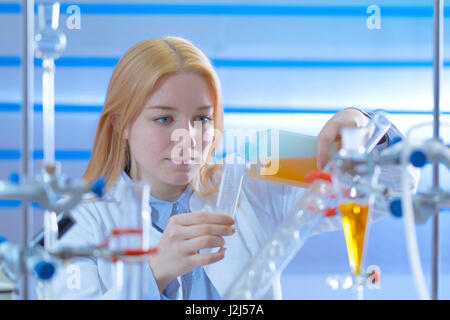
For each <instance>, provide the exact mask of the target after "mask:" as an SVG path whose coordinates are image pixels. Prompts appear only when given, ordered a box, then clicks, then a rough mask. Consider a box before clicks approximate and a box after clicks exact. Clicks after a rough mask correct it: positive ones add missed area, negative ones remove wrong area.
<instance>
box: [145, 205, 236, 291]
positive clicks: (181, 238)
mask: <svg viewBox="0 0 450 320" xmlns="http://www.w3.org/2000/svg"><path fill="white" fill-rule="evenodd" d="M233 224H234V220H233V218H231V217H230V216H229V215H226V214H220V213H212V212H189V213H182V214H177V215H174V216H172V217H171V218H170V219H169V222H168V224H167V227H166V229H165V230H164V233H163V234H162V237H161V239H160V241H159V243H158V253H156V254H154V255H152V256H150V258H149V260H150V267H151V269H152V272H153V276H154V277H155V280H156V283H157V284H158V288H159V291H160V292H162V291H164V289H165V288H166V287H167V285H168V284H169V282H170V281H172V280H173V279H175V278H176V277H178V276H181V275H183V274H185V273H187V272H188V271H190V270H192V269H194V268H196V267H198V266H203V265H207V264H211V263H214V262H217V261H219V260H222V259H223V258H224V256H225V248H224V247H223V245H224V243H225V242H224V239H223V237H224V236H230V235H232V234H234V232H235V229H234V228H233ZM216 247H220V249H219V250H218V251H217V252H211V253H202V254H200V253H198V251H199V250H201V249H206V248H216Z"/></svg>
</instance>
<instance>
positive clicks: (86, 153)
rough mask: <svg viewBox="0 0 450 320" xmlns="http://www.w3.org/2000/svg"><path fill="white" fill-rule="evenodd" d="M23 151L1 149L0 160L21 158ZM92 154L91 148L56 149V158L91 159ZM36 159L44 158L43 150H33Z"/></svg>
mask: <svg viewBox="0 0 450 320" xmlns="http://www.w3.org/2000/svg"><path fill="white" fill-rule="evenodd" d="M21 154H22V152H21V151H20V150H15V149H0V160H19V159H20V158H21ZM90 156H91V151H90V150H55V159H56V160H75V161H79V160H89V157H90ZM33 159H34V160H42V159H44V152H43V151H42V150H34V151H33Z"/></svg>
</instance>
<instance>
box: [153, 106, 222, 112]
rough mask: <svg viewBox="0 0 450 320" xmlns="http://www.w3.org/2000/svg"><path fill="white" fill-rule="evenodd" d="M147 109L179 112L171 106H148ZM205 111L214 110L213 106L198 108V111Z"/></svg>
mask: <svg viewBox="0 0 450 320" xmlns="http://www.w3.org/2000/svg"><path fill="white" fill-rule="evenodd" d="M146 109H161V110H175V111H176V110H178V109H177V108H175V107H170V106H148V107H147V108H146ZM205 109H214V107H213V106H201V107H198V108H197V110H205Z"/></svg>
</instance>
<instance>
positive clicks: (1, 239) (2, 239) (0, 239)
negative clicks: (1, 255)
mask: <svg viewBox="0 0 450 320" xmlns="http://www.w3.org/2000/svg"><path fill="white" fill-rule="evenodd" d="M3 242H8V239H6V238H5V237H4V236H2V235H0V244H2V243H3Z"/></svg>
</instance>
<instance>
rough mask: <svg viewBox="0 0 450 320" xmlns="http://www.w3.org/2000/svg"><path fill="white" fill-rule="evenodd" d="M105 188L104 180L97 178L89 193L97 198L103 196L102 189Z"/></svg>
mask: <svg viewBox="0 0 450 320" xmlns="http://www.w3.org/2000/svg"><path fill="white" fill-rule="evenodd" d="M104 187H105V179H103V178H98V179H97V180H96V181H95V182H94V183H93V184H92V186H91V191H92V192H93V193H95V194H96V195H97V196H98V197H99V198H101V197H102V196H103V188H104Z"/></svg>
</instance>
